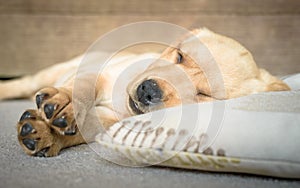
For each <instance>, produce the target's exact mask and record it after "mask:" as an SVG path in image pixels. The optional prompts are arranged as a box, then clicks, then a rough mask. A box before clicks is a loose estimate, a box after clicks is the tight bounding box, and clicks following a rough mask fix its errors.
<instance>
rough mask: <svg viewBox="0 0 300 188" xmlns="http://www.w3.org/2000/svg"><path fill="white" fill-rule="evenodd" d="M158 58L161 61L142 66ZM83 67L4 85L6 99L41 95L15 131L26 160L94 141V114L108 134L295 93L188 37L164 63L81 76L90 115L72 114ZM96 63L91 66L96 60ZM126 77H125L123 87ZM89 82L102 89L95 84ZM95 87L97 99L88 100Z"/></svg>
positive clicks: (205, 37)
mask: <svg viewBox="0 0 300 188" xmlns="http://www.w3.org/2000/svg"><path fill="white" fill-rule="evenodd" d="M154 58H157V60H156V61H152V62H151V61H150V62H143V61H142V60H143V59H154ZM81 60H82V57H78V58H76V59H74V60H71V61H69V62H65V63H62V64H58V65H55V66H53V67H50V68H48V69H45V70H42V71H41V72H39V73H37V74H35V75H33V76H27V77H24V78H21V79H17V80H13V81H8V82H0V99H6V98H18V97H30V96H32V95H33V94H34V93H35V92H37V91H38V92H37V94H36V95H35V99H36V104H37V109H36V110H34V109H30V110H26V111H25V112H24V113H23V115H22V116H21V118H20V120H19V122H18V125H17V131H18V139H19V142H20V144H21V146H22V148H23V149H24V151H25V152H26V153H27V154H28V155H33V156H43V157H50V156H55V155H58V153H59V151H60V150H61V149H63V148H66V147H69V146H73V145H77V144H81V143H86V142H92V141H94V137H95V135H96V134H98V132H99V131H101V128H99V126H100V125H98V124H95V123H91V122H92V121H89V119H90V118H92V117H89V114H90V113H89V109H95V111H96V114H97V115H96V116H97V118H98V119H99V121H100V123H101V125H102V126H103V127H104V128H108V127H109V126H111V125H112V124H113V123H115V122H117V121H119V118H124V117H128V116H133V115H136V114H141V113H146V112H150V111H153V110H157V109H161V108H166V107H172V106H176V105H179V104H187V103H198V102H204V101H210V100H225V99H230V98H235V97H241V96H245V95H249V94H252V93H257V92H265V91H283V90H289V87H288V86H287V85H286V84H285V83H284V82H282V81H281V80H279V79H278V78H276V77H274V76H272V75H271V74H269V73H268V72H267V71H265V70H263V69H260V68H258V67H257V65H256V63H255V61H254V60H253V57H252V55H251V53H250V52H249V51H248V50H247V49H246V48H244V47H243V46H242V45H241V44H239V43H238V42H236V41H234V40H233V39H230V38H227V37H225V36H222V35H218V34H216V33H214V32H212V31H209V30H208V29H205V28H203V29H197V30H194V31H192V34H191V35H187V36H184V37H183V38H182V39H181V40H179V42H177V44H175V45H174V46H173V47H169V48H167V49H166V50H165V51H164V52H163V53H162V54H161V55H159V54H152V53H147V54H142V55H134V54H126V55H122V56H118V57H115V58H113V59H112V60H111V61H110V62H109V65H108V66H106V67H105V69H104V70H103V71H102V72H101V75H98V74H96V73H86V74H82V75H81V76H79V77H80V78H79V80H80V81H79V88H82V89H79V91H78V89H77V90H76V92H77V93H79V95H77V97H78V96H79V97H78V98H76V100H77V102H76V104H79V105H83V106H85V107H84V108H83V109H85V110H81V111H77V112H76V113H75V114H74V113H73V109H74V106H73V104H74V103H72V100H75V99H72V97H73V95H72V93H73V92H74V91H73V89H74V79H75V75H76V70H77V68H78V66H79V63H80V62H81ZM90 61H91V62H90V64H93V61H94V62H97V58H95V59H94V60H90ZM139 62H140V63H139ZM141 62H143V63H141ZM125 70H126V76H125V77H124V78H123V79H121V80H120V79H119V77H120V75H121V74H122V73H123V72H124V71H125ZM128 70H129V71H128ZM77 78H78V77H77ZM91 80H96V84H89V83H90V82H91ZM119 82H122V84H121V85H122V86H120V88H121V89H118V96H119V97H117V100H115V99H116V98H114V97H113V96H114V92H115V88H114V86H115V85H116V84H118V83H119ZM91 87H95V93H91V92H89V91H91V90H90V88H91ZM87 96H89V97H92V98H93V100H94V101H93V102H91V101H88V99H87V98H89V97H87ZM75 119H76V121H75ZM79 121H81V122H80V124H81V125H82V127H80V132H79V128H78V126H77V125H78V124H79ZM82 122H84V123H82ZM83 135H84V136H83Z"/></svg>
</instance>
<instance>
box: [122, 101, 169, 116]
mask: <svg viewBox="0 0 300 188" xmlns="http://www.w3.org/2000/svg"><path fill="white" fill-rule="evenodd" d="M128 107H129V111H130V113H131V114H132V115H139V114H144V113H148V112H153V111H156V110H160V109H163V108H165V105H164V103H163V102H161V103H157V104H152V105H149V106H145V105H143V104H141V103H140V102H135V100H134V99H132V98H131V97H129V98H128Z"/></svg>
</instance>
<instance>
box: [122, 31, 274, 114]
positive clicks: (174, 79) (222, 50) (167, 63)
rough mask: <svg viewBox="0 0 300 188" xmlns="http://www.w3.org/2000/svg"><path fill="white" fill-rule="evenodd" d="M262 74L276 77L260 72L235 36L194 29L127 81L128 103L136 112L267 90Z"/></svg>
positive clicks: (267, 76)
mask: <svg viewBox="0 0 300 188" xmlns="http://www.w3.org/2000/svg"><path fill="white" fill-rule="evenodd" d="M264 74H265V73H264ZM266 78H268V79H269V81H268V82H277V81H278V80H276V79H275V80H272V79H273V77H270V75H268V74H267V75H262V74H261V71H260V70H259V69H258V68H257V66H256V63H255V62H254V60H253V58H252V55H251V54H250V52H249V51H248V50H247V49H246V48H244V47H243V46H242V45H240V44H239V43H238V42H236V41H234V40H233V39H230V38H227V37H224V36H221V35H218V34H216V33H213V32H211V31H209V30H208V29H198V30H194V31H192V32H191V33H189V34H188V35H186V36H184V37H183V39H181V40H179V42H177V43H176V44H175V45H174V46H171V47H169V48H167V49H166V50H165V51H164V52H163V53H162V55H161V57H160V58H159V59H158V60H157V61H155V62H154V63H152V64H151V65H150V66H149V67H148V68H147V69H146V71H145V72H143V73H141V74H140V75H138V76H137V77H136V78H135V79H134V80H133V81H132V82H131V83H130V84H129V85H128V87H127V92H128V94H129V98H128V108H129V110H130V111H131V112H132V114H140V113H146V112H150V111H153V110H158V109H161V108H166V107H172V106H176V105H179V104H182V103H183V104H188V103H195V102H204V101H211V100H223V99H228V98H234V97H239V96H243V95H247V94H251V93H255V92H259V91H267V90H268V87H267V85H266ZM264 79H265V80H264Z"/></svg>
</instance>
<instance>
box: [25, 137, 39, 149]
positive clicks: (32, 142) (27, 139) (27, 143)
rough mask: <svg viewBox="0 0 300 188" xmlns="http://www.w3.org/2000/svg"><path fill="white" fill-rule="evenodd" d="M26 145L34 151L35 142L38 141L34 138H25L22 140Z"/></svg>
mask: <svg viewBox="0 0 300 188" xmlns="http://www.w3.org/2000/svg"><path fill="white" fill-rule="evenodd" d="M22 142H23V144H24V146H26V148H28V149H29V150H31V151H33V150H35V144H36V142H35V141H34V140H32V139H29V138H25V139H23V140H22Z"/></svg>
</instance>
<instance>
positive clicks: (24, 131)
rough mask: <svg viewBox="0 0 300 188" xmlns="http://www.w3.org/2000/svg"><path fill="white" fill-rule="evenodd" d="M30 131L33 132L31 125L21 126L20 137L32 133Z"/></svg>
mask: <svg viewBox="0 0 300 188" xmlns="http://www.w3.org/2000/svg"><path fill="white" fill-rule="evenodd" d="M32 130H33V128H32V125H31V124H30V123H25V124H24V125H23V126H22V129H21V133H20V135H21V136H26V135H28V134H30V133H31V132H32Z"/></svg>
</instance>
